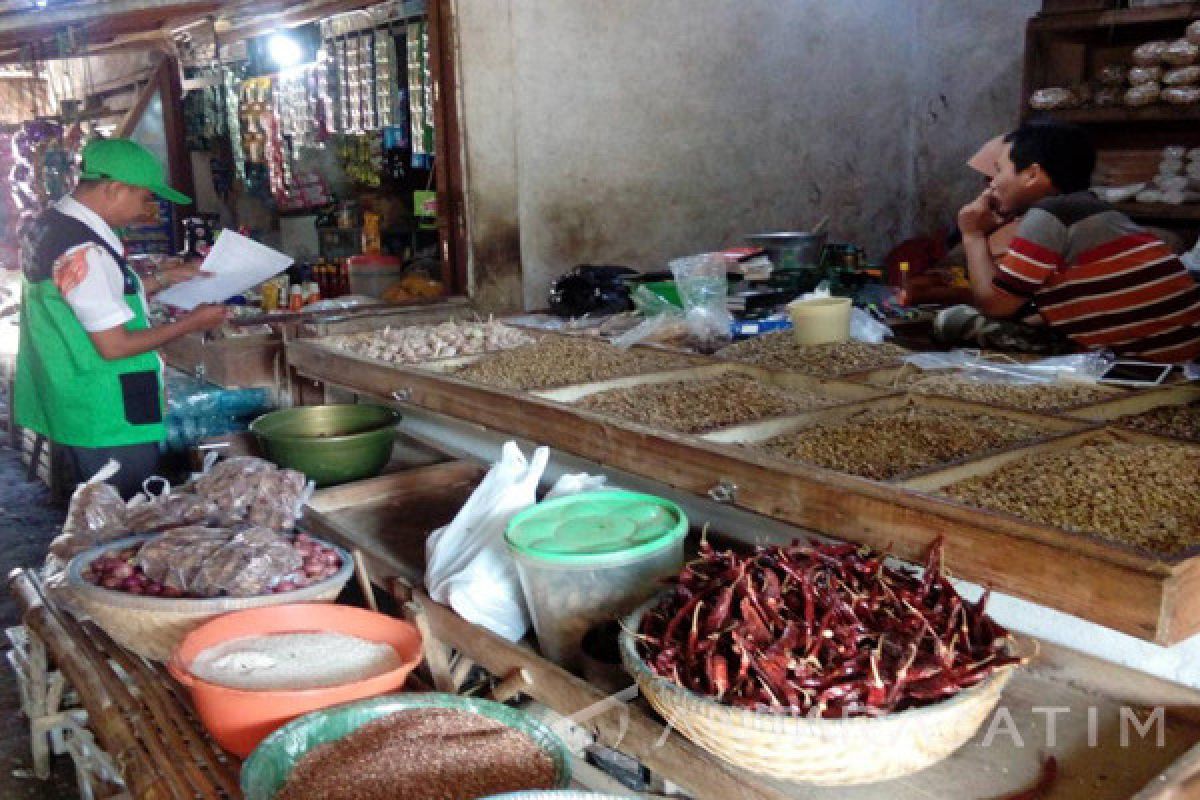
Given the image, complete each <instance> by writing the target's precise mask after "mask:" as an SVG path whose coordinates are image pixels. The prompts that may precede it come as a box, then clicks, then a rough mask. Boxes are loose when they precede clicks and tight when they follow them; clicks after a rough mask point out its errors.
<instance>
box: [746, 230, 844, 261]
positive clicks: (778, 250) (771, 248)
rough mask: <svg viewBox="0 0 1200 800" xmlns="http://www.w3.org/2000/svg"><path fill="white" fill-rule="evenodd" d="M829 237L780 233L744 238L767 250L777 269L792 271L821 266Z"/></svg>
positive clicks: (820, 234) (815, 234)
mask: <svg viewBox="0 0 1200 800" xmlns="http://www.w3.org/2000/svg"><path fill="white" fill-rule="evenodd" d="M827 237H828V234H826V233H823V232H822V233H806V232H803V231H779V232H777V233H752V234H750V235H748V236H743V237H742V238H743V239H745V240H746V241H747V242H749V243H750V244H752V245H754V246H755V247H761V248H763V249H764V250H766V251H767V258H769V259H770V260H771V264H772V265H773V266H774V267H775V268H776V269H790V268H795V267H816V266H818V265H820V263H821V255H822V253H823V252H824V251H825V239H826V238H827Z"/></svg>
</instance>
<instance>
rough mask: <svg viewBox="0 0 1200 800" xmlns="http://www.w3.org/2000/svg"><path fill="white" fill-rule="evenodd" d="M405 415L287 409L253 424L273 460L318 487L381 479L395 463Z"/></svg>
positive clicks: (339, 408) (362, 408)
mask: <svg viewBox="0 0 1200 800" xmlns="http://www.w3.org/2000/svg"><path fill="white" fill-rule="evenodd" d="M399 420H400V415H399V414H398V413H396V412H395V411H394V410H392V409H390V408H386V407H384V406H377V405H366V404H363V405H358V404H346V405H327V406H303V407H300V408H285V409H282V410H280V411H272V412H271V413H269V414H263V415H262V416H261V417H259V418H258V419H256V420H254V422H252V423H250V430H251V431H252V432H253V433H254V435H255V436H256V437H258V442H259V444H260V445H261V446H262V449H263V452H264V453H265V454H266V456H267V458H269V459H270V460H271V461H274V462H275V463H276V464H278V465H279V466H281V467H287V468H289V469H294V470H299V471H300V472H303V473H304V474H305V475H307V476H308V477H309V478H311V479H312V480H313V481H315V482H316V484H317V486H332V485H334V484H337V483H346V482H347V481H356V480H360V479H362V478H370V477H374V476H375V475H378V474H379V472H380V471H381V470H382V469H383V468H384V467H385V466H386V465H387V463H388V461H389V460H390V459H391V457H392V446H393V444H394V443H395V441H396V427H395V426H396V423H397V422H398V421H399Z"/></svg>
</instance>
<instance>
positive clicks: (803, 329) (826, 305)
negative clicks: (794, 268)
mask: <svg viewBox="0 0 1200 800" xmlns="http://www.w3.org/2000/svg"><path fill="white" fill-rule="evenodd" d="M850 306H851V302H850V298H848V297H815V298H813V299H811V300H795V301H793V302H791V303H789V304H788V307H787V309H788V314H789V315H790V316H791V318H792V334H793V335H794V336H795V337H796V343H797V344H825V343H826V342H844V341H846V340H847V339H849V338H850Z"/></svg>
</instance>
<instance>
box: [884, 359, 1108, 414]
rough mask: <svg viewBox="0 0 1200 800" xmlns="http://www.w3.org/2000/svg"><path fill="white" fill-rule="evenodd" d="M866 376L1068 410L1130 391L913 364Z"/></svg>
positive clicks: (961, 396) (894, 385) (924, 390)
mask: <svg viewBox="0 0 1200 800" xmlns="http://www.w3.org/2000/svg"><path fill="white" fill-rule="evenodd" d="M866 380H867V383H869V384H870V385H872V386H878V387H879V388H881V389H903V390H905V391H908V392H915V393H917V394H930V395H937V396H939V397H952V398H954V399H956V400H966V401H969V402H972V403H983V404H984V405H989V406H1001V407H1004V408H1015V409H1020V410H1022V411H1065V410H1068V409H1073V408H1080V407H1083V406H1088V405H1092V404H1094V403H1102V402H1105V401H1108V400H1112V399H1114V398H1117V397H1122V396H1124V395H1126V394H1127V392H1126V391H1125V390H1123V389H1115V388H1112V387H1109V386H1095V385H1092V384H1083V383H1078V384H1071V383H1005V382H999V381H994V382H993V381H981V380H979V379H977V378H974V377H971V376H968V375H964V374H963V373H962V372H960V371H958V370H928V371H925V370H920V369H917V368H916V367H912V366H908V367H903V368H900V369H896V370H885V371H882V372H879V373H876V374H873V375H870V376H867V378H866Z"/></svg>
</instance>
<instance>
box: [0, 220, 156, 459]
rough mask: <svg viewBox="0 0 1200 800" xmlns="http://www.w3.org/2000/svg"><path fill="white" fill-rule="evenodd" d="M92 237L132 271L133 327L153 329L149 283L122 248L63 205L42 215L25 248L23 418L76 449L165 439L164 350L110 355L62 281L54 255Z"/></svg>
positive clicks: (17, 405)
mask: <svg viewBox="0 0 1200 800" xmlns="http://www.w3.org/2000/svg"><path fill="white" fill-rule="evenodd" d="M84 241H87V242H93V243H96V244H98V245H100V246H101V247H104V249H106V250H108V251H109V253H110V254H111V255H112V256H113V257H114V258H115V259H116V260H117V263H118V264H119V265H120V267H121V271H122V273H124V275H125V290H124V297H125V302H126V303H127V304H128V305H129V308H130V310H131V311H133V319H131V320H130V321H129V322H127V323H125V329H126V330H129V331H139V330H145V329H146V328H148V327H150V324H149V321H148V320H147V318H146V304H145V302H144V301H143V300H142V297H141V282H140V281H139V279H138V278H137V276H136V275H135V274H134V273H133V270H132V269H130V268H129V266H128V264H126V263H125V260H124V259H123V258H122V257H121V256H120V254H119V253H116V252H114V251H113V250H112V249H111V248H110V247H108V245H107V244H106V243H105V242H104V241H103V240H102V239H100V238H99V236H97V235H96V234H95V233H93V232H92V230H91V229H90V228H88V227H87V226H86V225H84V224H83V223H82V222H79V221H78V220H76V219H74V218H73V217H69V216H67V215H65V214H62V213H60V212H57V211H49V212H47V213H46V214H44V215H42V217H41V218H40V219H39V220H38V221H37V222H36V223H35V224H34V230H33V231H32V232H31V234H30V237H29V238H28V239H27V240H26V241H25V242H23V243H22V249H21V262H22V263H21V268H22V272H23V274H24V280H23V281H22V293H21V331H20V342H19V350H18V351H17V373H16V386H15V389H14V394H13V404H14V405H13V412H14V416H15V419H16V423H17V425H20V426H22V427H24V428H29V429H30V430H32V431H36V432H37V433H40V434H42V435H43V436H45V437H46V438H47V439H50V440H51V441H53V442H57V443H59V444H64V445H70V446H72V447H118V446H122V445H131V444H145V443H148V442H158V441H161V440H162V439H164V438H165V430H164V427H163V408H164V397H163V389H162V386H163V382H162V361H161V360H160V359H159V357H158V354H157V353H156V352H154V351H151V352H148V353H141V354H139V355H136V356H130V357H129V358H118V359H113V360H108V359H106V358H104V357H103V356H101V355H100V354H99V353H98V352H97V351H96V347H95V345H94V344H92V340H91V338H90V337H89V336H88V333H87V331H85V330H84V328H83V326H82V325H81V324H80V322H79V319H78V317H76V316H75V312H74V311H72V310H71V307H70V306H69V305H68V304H67V301H66V300H65V299H64V298H63V296H62V294H61V293H60V292H59V291H58V287H56V286H55V285H54V280H53V277H52V271H53V267H52V265H53V261H54V260H57V258H58V257H59V256H61V255H62V253H64V252H66V251H67V250H69V249H70V248H71V247H74V246H76V245H78V244H81V243H82V242H84Z"/></svg>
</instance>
